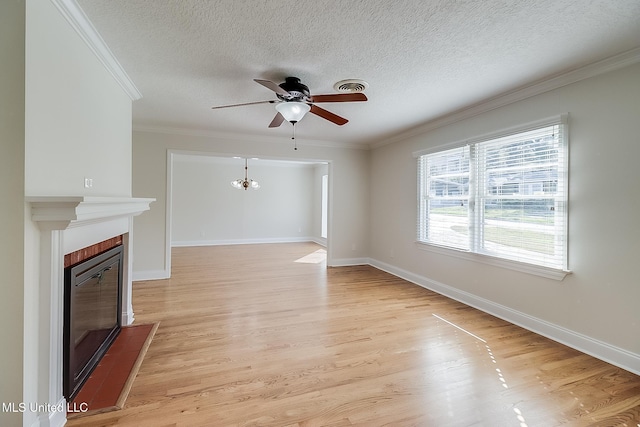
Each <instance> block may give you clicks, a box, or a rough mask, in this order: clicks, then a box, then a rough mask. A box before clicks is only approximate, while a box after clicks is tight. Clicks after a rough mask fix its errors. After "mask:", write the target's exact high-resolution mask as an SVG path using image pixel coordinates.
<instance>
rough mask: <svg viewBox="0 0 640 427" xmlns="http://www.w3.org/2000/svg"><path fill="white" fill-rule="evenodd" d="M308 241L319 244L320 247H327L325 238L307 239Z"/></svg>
mask: <svg viewBox="0 0 640 427" xmlns="http://www.w3.org/2000/svg"><path fill="white" fill-rule="evenodd" d="M309 239H310V241H312V242H314V243H317V244H319V245H320V246H324V247H325V248H326V247H327V239H326V238H325V237H309Z"/></svg>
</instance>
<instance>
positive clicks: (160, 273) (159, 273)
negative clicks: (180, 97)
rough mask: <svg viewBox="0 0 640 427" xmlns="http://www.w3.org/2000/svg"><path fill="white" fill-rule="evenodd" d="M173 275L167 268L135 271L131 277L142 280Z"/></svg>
mask: <svg viewBox="0 0 640 427" xmlns="http://www.w3.org/2000/svg"><path fill="white" fill-rule="evenodd" d="M170 277H171V274H169V272H168V271H167V270H148V271H134V272H133V277H132V278H131V280H132V281H134V282H139V281H142V280H163V279H168V278H170Z"/></svg>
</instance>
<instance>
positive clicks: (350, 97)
mask: <svg viewBox="0 0 640 427" xmlns="http://www.w3.org/2000/svg"><path fill="white" fill-rule="evenodd" d="M366 100H367V96H366V95H365V94H364V93H362V92H358V93H336V94H333V95H313V96H312V97H311V102H354V101H366Z"/></svg>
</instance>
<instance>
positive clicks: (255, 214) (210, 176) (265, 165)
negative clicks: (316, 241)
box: [171, 155, 314, 246]
mask: <svg viewBox="0 0 640 427" xmlns="http://www.w3.org/2000/svg"><path fill="white" fill-rule="evenodd" d="M313 171H314V166H313V165H312V164H296V163H286V162H273V161H264V160H259V159H257V160H253V159H250V160H249V175H248V176H249V179H254V180H256V181H257V182H258V183H260V185H261V188H260V189H258V190H252V189H250V190H238V189H235V188H233V187H232V186H231V185H230V183H231V181H233V180H236V179H239V178H244V176H245V170H244V159H233V158H220V157H213V156H193V155H176V156H175V158H174V163H173V192H172V196H173V197H172V200H173V210H172V212H173V215H172V227H171V231H172V232H171V240H172V242H171V244H172V246H192V245H207V244H233V243H252V242H253V243H259V242H279V241H281V242H282V241H301V240H305V241H306V240H310V239H311V238H312V237H313V236H312V228H313V227H312V220H313V212H312V201H313V199H314V186H313V184H314V182H313Z"/></svg>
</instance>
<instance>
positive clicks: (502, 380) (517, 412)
mask: <svg viewBox="0 0 640 427" xmlns="http://www.w3.org/2000/svg"><path fill="white" fill-rule="evenodd" d="M432 315H433V317H435V318H437V319H439V320H442V321H443V322H445V323H447V324H449V325H451V326H453V327H454V328H456V329H458V330H460V331H462V332H464V333H465V334H467V335H470V336H471V337H473V338H475V339H476V340H478V341H481V342H483V343H484V346H485V349H486V350H487V353H488V355H489V358H490V359H491V362H492V363H494V364H495V365H496V368H495V370H496V373H497V374H498V380H499V381H500V383H501V384H502V387H504V388H506V389H508V388H509V386H508V385H507V381H506V379H505V378H504V376H503V374H502V370H501V369H500V368H498V367H497V365H498V361H497V360H496V358H495V357H494V355H493V352H492V351H491V347H489V344H488V343H487V341H486V340H484V339H482V338H480V337H479V336H477V335H475V334H473V333H471V332H469V331H467V330H466V329H464V328H462V327H460V326H458V325H456V324H455V323H453V322H450V321H448V320H447V319H445V318H443V317H440V316H438V315H437V314H435V313H432ZM513 411H514V412H515V415H516V418H517V419H518V422H519V423H520V427H528V425H527V423H526V422H525V418H524V416H523V414H522V411H521V410H520V409H518V408H517V407H514V408H513Z"/></svg>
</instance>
